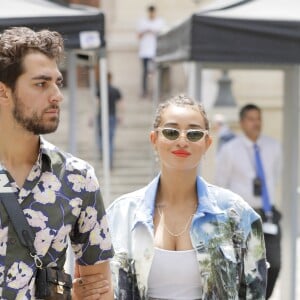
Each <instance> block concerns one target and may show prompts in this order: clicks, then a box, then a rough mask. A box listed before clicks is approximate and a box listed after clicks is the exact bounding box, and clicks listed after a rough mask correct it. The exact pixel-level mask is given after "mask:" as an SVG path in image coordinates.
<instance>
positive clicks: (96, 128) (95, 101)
mask: <svg viewBox="0 0 300 300" xmlns="http://www.w3.org/2000/svg"><path fill="white" fill-rule="evenodd" d="M95 73H96V72H95V63H93V64H92V65H89V83H90V84H89V85H90V94H91V100H92V103H91V104H92V105H91V109H92V116H93V120H92V121H93V128H94V131H93V132H94V136H93V139H94V140H95V141H96V151H98V152H99V151H100V150H99V148H100V147H99V145H100V141H99V139H100V137H99V133H98V131H99V124H98V111H99V103H98V99H97V96H96V95H97V89H96V75H95ZM97 84H98V83H97Z"/></svg>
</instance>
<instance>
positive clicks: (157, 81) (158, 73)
mask: <svg viewBox="0 0 300 300" xmlns="http://www.w3.org/2000/svg"><path fill="white" fill-rule="evenodd" d="M154 76H155V77H154V87H153V101H152V116H154V114H155V111H156V108H157V106H158V104H159V102H160V97H161V95H160V90H161V79H162V67H161V65H160V64H158V63H156V64H155V74H154ZM150 149H151V150H150V151H152V147H150ZM152 156H153V160H152V174H153V176H155V175H156V172H157V162H156V161H155V159H156V157H155V154H154V153H153V155H152Z"/></svg>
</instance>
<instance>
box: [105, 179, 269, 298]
mask: <svg viewBox="0 0 300 300" xmlns="http://www.w3.org/2000/svg"><path fill="white" fill-rule="evenodd" d="M159 178H160V175H158V176H157V177H156V178H155V179H154V180H153V181H152V182H151V183H150V184H149V185H147V186H146V187H144V188H142V189H140V190H137V191H135V192H133V193H130V194H126V195H123V196H121V197H120V198H118V199H117V200H115V201H114V202H113V203H112V204H111V205H110V207H109V208H108V209H107V216H108V220H109V228H110V230H111V235H112V241H113V246H114V250H115V256H114V258H113V260H112V262H111V268H112V273H113V280H114V287H115V295H116V298H118V299H126V300H128V299H148V297H147V289H148V287H147V285H148V276H149V272H150V268H151V263H152V259H153V255H154V240H153V234H154V231H153V214H154V209H155V199H156V192H157V188H158V184H159ZM196 184H197V193H198V208H197V212H196V214H195V216H194V217H193V220H192V224H191V228H190V235H191V241H192V245H193V247H194V249H196V252H197V260H198V263H199V272H200V274H201V286H202V298H201V299H202V300H206V299H210V300H213V299H218V300H223V299H224V300H225V299H226V300H231V299H232V300H235V299H255V300H258V299H265V296H264V295H265V288H266V274H267V270H266V269H267V267H266V258H265V257H266V256H265V245H264V239H263V233H262V227H261V220H260V217H259V216H258V215H257V214H256V212H255V211H254V210H253V209H252V208H251V207H250V206H249V205H248V204H247V203H246V202H245V201H244V200H243V199H241V197H240V196H238V195H236V194H234V193H232V192H231V191H229V190H226V189H223V188H220V187H217V186H214V185H211V184H208V183H207V182H205V181H204V180H203V179H202V178H201V177H197V183H196ZM162 267H163V266H162ZM128 273H129V274H128ZM130 273H132V275H130ZM132 278H134V279H135V281H136V285H137V291H136V295H135V296H132V295H131V292H130V291H129V289H131V287H130V280H131V279H132Z"/></svg>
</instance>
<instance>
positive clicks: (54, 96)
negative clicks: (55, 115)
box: [50, 85, 64, 102]
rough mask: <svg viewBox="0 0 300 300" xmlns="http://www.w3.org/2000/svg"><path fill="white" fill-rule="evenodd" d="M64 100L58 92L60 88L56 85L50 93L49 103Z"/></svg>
mask: <svg viewBox="0 0 300 300" xmlns="http://www.w3.org/2000/svg"><path fill="white" fill-rule="evenodd" d="M63 99H64V96H63V94H62V92H61V90H60V87H59V86H57V85H54V86H53V91H52V93H51V98H50V101H51V102H61V101H62V100H63Z"/></svg>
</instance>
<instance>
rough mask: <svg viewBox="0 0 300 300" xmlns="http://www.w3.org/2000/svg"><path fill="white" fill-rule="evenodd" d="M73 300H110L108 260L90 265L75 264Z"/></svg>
mask: <svg viewBox="0 0 300 300" xmlns="http://www.w3.org/2000/svg"><path fill="white" fill-rule="evenodd" d="M74 277H75V279H74V281H73V295H72V297H73V298H72V299H74V300H92V299H95V300H97V299H101V300H103V299H104V300H112V299H113V298H114V297H113V286H112V281H111V272H110V266H109V261H105V262H103V263H100V264H96V265H91V266H81V265H78V264H77V263H76V264H75V276H74Z"/></svg>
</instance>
